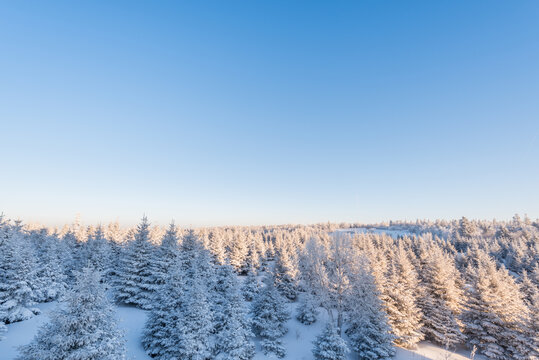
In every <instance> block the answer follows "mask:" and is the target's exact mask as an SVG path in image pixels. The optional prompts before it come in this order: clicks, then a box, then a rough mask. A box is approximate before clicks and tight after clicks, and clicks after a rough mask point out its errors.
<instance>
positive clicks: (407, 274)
mask: <svg viewBox="0 0 539 360" xmlns="http://www.w3.org/2000/svg"><path fill="white" fill-rule="evenodd" d="M408 256H409V255H408V253H407V252H406V251H405V250H404V249H403V248H402V245H400V246H399V248H398V249H397V250H396V253H395V255H394V256H393V263H392V264H391V266H390V269H389V278H388V283H387V287H386V289H385V293H384V294H383V298H384V300H385V305H386V311H387V315H388V320H389V324H390V325H391V329H392V332H393V334H394V335H395V336H396V338H395V343H396V344H397V345H400V346H403V347H405V348H413V347H414V346H415V344H417V343H418V342H419V341H420V340H422V339H423V336H424V335H423V334H422V333H421V326H422V325H421V318H422V314H421V309H420V308H419V307H418V305H417V289H418V285H419V281H418V279H417V273H416V271H415V270H414V268H413V267H412V264H411V262H410V260H409V258H408Z"/></svg>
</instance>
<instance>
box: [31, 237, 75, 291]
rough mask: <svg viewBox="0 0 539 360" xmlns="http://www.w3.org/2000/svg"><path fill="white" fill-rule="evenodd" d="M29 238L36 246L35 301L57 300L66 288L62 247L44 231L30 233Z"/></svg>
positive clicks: (57, 240)
mask: <svg viewBox="0 0 539 360" xmlns="http://www.w3.org/2000/svg"><path fill="white" fill-rule="evenodd" d="M30 237H31V238H32V239H33V241H34V242H35V243H39V245H38V254H39V257H38V259H37V278H38V284H39V285H38V289H36V293H37V294H36V296H37V297H36V300H37V301H40V302H43V301H52V300H56V299H58V298H59V297H60V296H61V295H62V294H64V292H65V291H66V288H67V283H66V281H67V276H66V274H65V268H64V266H63V265H62V259H63V254H62V251H63V249H62V247H61V244H60V242H59V239H58V238H57V237H56V236H49V235H47V233H46V229H40V230H39V231H35V232H32V233H31V234H30Z"/></svg>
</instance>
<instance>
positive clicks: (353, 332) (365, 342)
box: [346, 260, 395, 360]
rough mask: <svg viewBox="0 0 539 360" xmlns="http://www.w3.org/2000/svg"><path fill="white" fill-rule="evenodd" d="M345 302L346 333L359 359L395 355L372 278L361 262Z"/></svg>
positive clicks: (369, 271) (366, 267)
mask: <svg viewBox="0 0 539 360" xmlns="http://www.w3.org/2000/svg"><path fill="white" fill-rule="evenodd" d="M347 303H348V304H347V305H348V306H347V309H348V314H347V315H348V319H349V327H348V329H347V330H346V333H347V334H348V336H349V338H350V340H351V342H352V348H353V350H354V351H356V352H357V353H358V356H359V359H360V360H371V359H372V360H376V359H382V360H388V359H391V358H392V357H393V356H394V355H395V350H394V349H393V344H392V342H393V340H394V336H393V335H391V327H390V326H389V324H388V320H387V315H386V313H385V312H384V309H383V304H382V301H381V300H380V292H379V291H378V289H377V288H376V282H375V278H374V276H373V275H372V273H371V270H370V267H369V265H368V263H367V262H366V261H365V260H362V261H361V265H360V268H359V271H358V273H357V274H356V275H355V276H354V280H353V283H352V287H351V291H350V293H349V294H348V301H347Z"/></svg>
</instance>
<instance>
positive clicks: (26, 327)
mask: <svg viewBox="0 0 539 360" xmlns="http://www.w3.org/2000/svg"><path fill="white" fill-rule="evenodd" d="M55 306H57V302H51V303H46V304H40V305H39V306H38V308H39V309H40V310H41V311H42V313H41V315H38V316H35V317H33V318H32V319H29V320H26V321H24V322H19V323H15V324H11V325H8V329H9V332H8V334H7V336H6V338H5V339H4V340H3V341H1V342H0V354H2V357H1V358H2V359H5V360H14V359H15V358H16V357H17V355H18V351H17V348H18V347H19V346H21V345H25V344H28V343H29V342H30V341H31V340H32V338H33V337H34V336H35V334H36V333H37V328H38V327H39V326H41V325H42V324H43V323H44V322H46V321H48V318H47V316H48V314H49V311H50V310H51V309H52V308H53V307H55ZM296 306H297V304H290V305H289V307H290V311H291V312H293V313H295V309H294V308H295V307H296ZM116 316H117V318H118V320H119V323H118V324H119V327H120V329H122V330H123V331H125V337H126V340H127V346H126V349H127V359H130V360H144V359H147V360H149V359H151V357H150V356H148V355H147V354H146V352H145V351H144V349H143V348H142V345H141V342H140V340H141V337H142V330H143V328H144V323H145V321H146V317H147V311H144V310H141V309H137V308H135V307H128V306H118V307H116ZM321 320H323V319H321ZM322 324H323V322H322V321H318V322H317V323H314V324H312V325H303V324H301V323H300V322H299V321H297V320H296V319H291V320H289V321H288V323H287V326H288V328H289V332H288V334H287V335H286V336H285V337H284V338H283V344H284V346H285V347H286V348H287V349H288V353H287V355H286V357H285V359H291V360H308V359H313V355H312V353H311V349H310V348H311V346H310V345H311V343H312V342H313V341H314V339H315V338H316V335H317V334H319V333H320V332H321V331H322ZM257 350H258V352H257V354H256V355H255V357H254V359H267V357H266V356H265V355H264V354H263V352H262V351H261V350H260V346H259V344H258V341H257ZM468 355H469V351H468V352H467V351H460V352H458V353H455V352H448V351H446V350H444V349H443V348H440V347H439V346H435V345H433V344H430V343H428V342H423V343H420V344H419V346H418V349H415V350H406V349H402V348H397V352H396V356H395V358H394V359H395V360H423V359H425V360H426V359H431V360H450V359H451V360H460V359H469V358H470V357H469V356H468ZM480 358H481V357H476V359H480ZM348 359H356V356H355V354H353V353H350V354H348Z"/></svg>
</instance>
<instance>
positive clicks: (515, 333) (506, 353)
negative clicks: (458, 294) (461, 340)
mask: <svg viewBox="0 0 539 360" xmlns="http://www.w3.org/2000/svg"><path fill="white" fill-rule="evenodd" d="M469 271H470V272H471V279H472V283H471V284H470V286H469V287H468V289H467V295H468V303H467V308H466V311H465V312H464V313H463V320H464V323H465V326H466V327H465V332H466V334H467V335H468V338H469V343H470V345H472V346H476V347H477V348H478V350H479V351H480V352H481V353H482V354H483V355H485V356H486V357H488V358H489V359H527V358H528V356H529V354H530V353H531V352H532V350H533V347H534V344H533V341H532V340H530V339H529V338H528V336H527V333H528V331H527V330H526V328H527V323H528V321H527V318H528V317H527V315H528V312H527V310H528V309H527V308H526V306H525V304H524V302H523V299H522V295H521V293H520V291H519V288H518V285H517V284H516V283H515V281H514V279H513V278H512V277H511V275H509V273H508V272H507V270H506V269H505V268H504V267H501V268H499V269H498V268H497V267H496V263H495V262H494V260H493V259H492V258H490V257H489V256H488V255H487V254H485V253H483V254H482V256H481V257H480V258H479V259H478V265H477V267H476V268H470V269H469ZM535 346H536V345H535Z"/></svg>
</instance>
